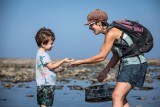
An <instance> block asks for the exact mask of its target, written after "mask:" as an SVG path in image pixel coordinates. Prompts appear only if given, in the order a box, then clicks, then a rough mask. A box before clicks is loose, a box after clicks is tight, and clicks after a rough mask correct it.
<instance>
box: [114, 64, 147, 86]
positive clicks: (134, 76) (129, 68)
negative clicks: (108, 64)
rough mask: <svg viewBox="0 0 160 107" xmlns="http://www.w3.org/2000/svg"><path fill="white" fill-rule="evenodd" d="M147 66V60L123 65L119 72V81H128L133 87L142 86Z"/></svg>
mask: <svg viewBox="0 0 160 107" xmlns="http://www.w3.org/2000/svg"><path fill="white" fill-rule="evenodd" d="M147 68H148V64H147V62H145V63H142V64H132V65H126V66H123V67H122V69H121V70H120V71H119V73H118V76H117V82H128V83H130V84H131V86H132V87H138V88H142V87H143V84H144V79H145V75H146V72H147Z"/></svg>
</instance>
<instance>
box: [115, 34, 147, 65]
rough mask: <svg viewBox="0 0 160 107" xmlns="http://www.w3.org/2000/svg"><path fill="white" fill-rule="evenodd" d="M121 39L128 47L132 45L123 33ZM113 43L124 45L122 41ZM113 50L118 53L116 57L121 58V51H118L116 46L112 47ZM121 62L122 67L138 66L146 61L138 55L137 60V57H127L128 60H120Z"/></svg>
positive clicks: (130, 40)
mask: <svg viewBox="0 0 160 107" xmlns="http://www.w3.org/2000/svg"><path fill="white" fill-rule="evenodd" d="M122 37H123V39H124V40H125V41H126V42H127V44H128V45H129V46H130V45H131V44H132V43H133V41H132V39H131V38H130V37H129V36H128V35H127V34H126V33H125V32H124V33H123V35H122ZM115 42H117V43H122V44H126V43H125V42H124V41H122V40H119V41H115ZM113 48H114V50H115V51H116V52H117V53H118V56H119V57H121V56H122V49H120V48H119V47H118V46H116V45H114V46H113ZM121 62H122V64H123V65H130V64H140V63H144V62H146V59H145V57H144V55H139V58H138V57H137V56H135V57H128V58H121Z"/></svg>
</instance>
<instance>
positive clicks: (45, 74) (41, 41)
mask: <svg viewBox="0 0 160 107" xmlns="http://www.w3.org/2000/svg"><path fill="white" fill-rule="evenodd" d="M35 40H36V43H37V45H38V47H39V49H38V52H37V56H36V68H35V71H36V83H37V102H38V105H40V107H48V106H52V104H53V100H54V89H55V85H56V74H55V72H54V69H56V68H57V67H59V66H60V65H62V64H63V63H65V62H70V61H72V60H71V59H69V58H65V59H63V60H61V61H59V62H57V63H52V62H51V58H50V56H49V55H48V53H47V52H46V51H50V50H51V49H52V47H53V43H54V41H55V35H54V33H53V32H52V31H51V30H50V29H47V28H41V29H40V30H39V31H38V32H37V34H36V37H35Z"/></svg>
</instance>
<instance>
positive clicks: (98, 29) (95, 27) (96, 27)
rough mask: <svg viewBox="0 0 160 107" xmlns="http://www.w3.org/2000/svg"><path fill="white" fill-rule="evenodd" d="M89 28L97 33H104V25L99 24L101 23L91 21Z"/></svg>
mask: <svg viewBox="0 0 160 107" xmlns="http://www.w3.org/2000/svg"><path fill="white" fill-rule="evenodd" d="M89 29H90V30H92V31H93V32H94V34H95V35H98V34H100V33H102V26H100V25H99V23H96V22H95V23H91V24H90V25H89Z"/></svg>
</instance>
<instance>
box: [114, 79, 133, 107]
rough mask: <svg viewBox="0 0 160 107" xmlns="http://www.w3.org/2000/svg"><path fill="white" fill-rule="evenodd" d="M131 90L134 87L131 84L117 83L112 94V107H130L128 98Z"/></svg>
mask: <svg viewBox="0 0 160 107" xmlns="http://www.w3.org/2000/svg"><path fill="white" fill-rule="evenodd" d="M131 89H132V86H131V85H130V84H129V83H125V82H117V84H116V87H115V89H114V91H113V93H112V106H113V107H130V106H129V103H128V101H127V99H126V96H127V94H128V93H129V91H130V90H131Z"/></svg>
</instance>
